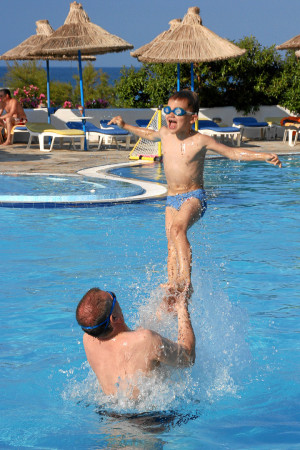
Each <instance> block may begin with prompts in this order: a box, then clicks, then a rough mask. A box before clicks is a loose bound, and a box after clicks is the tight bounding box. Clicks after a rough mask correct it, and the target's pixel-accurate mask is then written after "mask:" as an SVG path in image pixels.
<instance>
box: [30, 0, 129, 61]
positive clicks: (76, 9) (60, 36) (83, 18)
mask: <svg viewBox="0 0 300 450" xmlns="http://www.w3.org/2000/svg"><path fill="white" fill-rule="evenodd" d="M131 48H133V45H131V44H129V43H128V42H126V41H125V40H124V39H121V38H120V37H118V36H115V35H113V34H111V33H109V32H108V31H106V30H104V29H103V28H101V27H100V26H98V25H95V24H93V23H92V22H91V21H90V19H89V17H88V15H87V13H86V12H85V11H84V9H83V8H82V5H81V4H80V3H77V2H76V1H74V2H73V3H71V4H70V11H69V14H68V16H67V18H66V20H65V23H64V25H62V26H61V27H59V28H58V29H57V30H56V31H54V33H52V34H51V36H50V37H49V38H48V39H47V41H46V42H45V43H43V44H41V45H40V47H39V48H38V49H37V51H36V52H34V53H33V55H35V54H37V53H40V54H42V55H48V56H55V57H57V56H62V55H68V56H71V55H73V56H77V54H78V50H80V51H81V52H82V54H83V55H100V54H104V53H112V52H121V51H124V50H129V49H131Z"/></svg>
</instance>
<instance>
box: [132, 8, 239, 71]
mask: <svg viewBox="0 0 300 450" xmlns="http://www.w3.org/2000/svg"><path fill="white" fill-rule="evenodd" d="M199 13H200V9H199V8H198V7H197V6H194V7H191V8H189V9H188V11H187V14H186V15H185V16H184V18H183V20H182V21H181V22H178V23H176V24H174V25H175V26H173V27H171V28H170V30H168V31H166V32H164V33H162V34H160V35H159V36H157V38H155V39H154V40H153V41H151V42H150V43H149V44H146V45H144V46H143V47H141V48H139V49H137V50H135V51H134V52H133V53H131V55H132V56H134V57H136V58H137V59H138V60H139V61H140V62H144V63H177V64H178V63H191V64H193V63H195V62H207V61H217V60H224V59H229V58H236V57H238V56H242V55H243V54H244V53H245V52H246V50H245V49H241V48H239V47H238V46H237V45H235V44H233V43H231V42H229V41H228V40H227V39H223V38H221V37H220V36H218V35H217V34H216V33H214V32H213V31H211V30H209V29H208V28H206V27H205V26H203V25H202V19H201V17H200V15H199Z"/></svg>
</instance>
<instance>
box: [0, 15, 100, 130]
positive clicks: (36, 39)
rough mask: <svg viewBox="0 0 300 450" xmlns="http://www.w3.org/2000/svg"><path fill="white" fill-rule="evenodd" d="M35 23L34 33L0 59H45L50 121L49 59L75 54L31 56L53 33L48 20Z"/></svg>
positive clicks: (70, 58)
mask: <svg viewBox="0 0 300 450" xmlns="http://www.w3.org/2000/svg"><path fill="white" fill-rule="evenodd" d="M35 24H36V34H34V35H32V36H30V37H29V38H27V39H25V41H23V42H21V44H19V45H17V46H16V47H14V48H12V49H11V50H8V51H7V52H5V53H3V55H1V56H0V60H1V59H2V60H5V61H12V60H13V61H14V60H27V61H29V60H37V59H45V60H46V66H47V106H48V122H49V123H50V74H49V60H53V59H59V60H76V59H77V57H76V56H72V57H59V58H58V57H56V58H54V57H53V56H41V55H35V56H32V55H31V53H32V52H34V51H35V50H36V48H37V47H38V46H40V45H41V44H43V43H45V41H46V40H47V39H48V37H49V36H51V35H52V33H54V30H53V28H52V27H51V25H50V24H49V22H48V20H37V21H36V22H35ZM85 59H89V60H95V59H96V58H95V57H92V56H89V57H85Z"/></svg>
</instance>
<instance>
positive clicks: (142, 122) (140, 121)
mask: <svg viewBox="0 0 300 450" xmlns="http://www.w3.org/2000/svg"><path fill="white" fill-rule="evenodd" d="M150 120H151V119H136V121H135V123H136V124H137V126H138V127H142V128H147V126H148V125H149V122H150Z"/></svg>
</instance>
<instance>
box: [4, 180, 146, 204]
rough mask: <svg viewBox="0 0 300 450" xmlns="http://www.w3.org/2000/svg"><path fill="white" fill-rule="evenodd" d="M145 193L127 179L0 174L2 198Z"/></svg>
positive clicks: (116, 196)
mask: <svg viewBox="0 0 300 450" xmlns="http://www.w3.org/2000/svg"><path fill="white" fill-rule="evenodd" d="M142 192H143V189H141V188H140V187H139V186H137V185H132V184H128V183H126V182H124V181H120V180H118V181H114V180H106V179H105V180H104V179H101V180H97V179H95V178H89V177H83V176H78V175H76V176H64V175H63V176H55V175H47V176H41V175H19V174H14V175H1V176H0V201H1V199H2V198H3V199H4V198H5V196H6V195H18V196H27V195H29V196H35V197H36V196H45V195H48V196H57V195H60V196H72V195H73V196H74V197H75V196H82V195H84V196H85V195H89V196H91V198H92V197H95V196H97V198H102V199H112V198H120V197H123V196H124V197H129V196H131V195H138V194H141V193H142Z"/></svg>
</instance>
